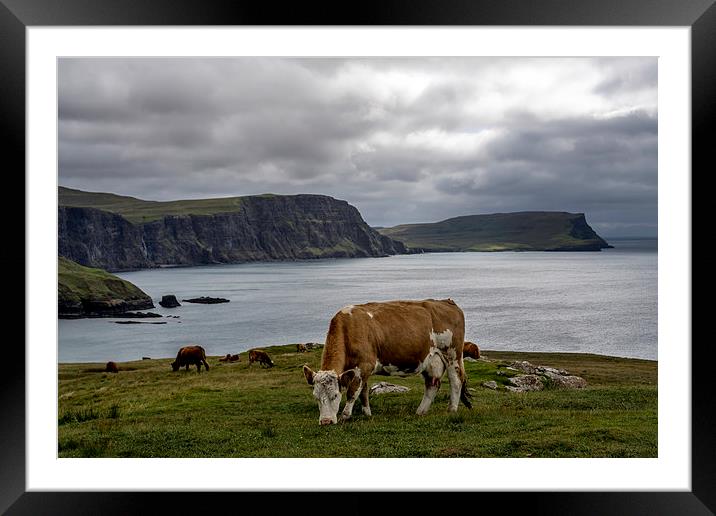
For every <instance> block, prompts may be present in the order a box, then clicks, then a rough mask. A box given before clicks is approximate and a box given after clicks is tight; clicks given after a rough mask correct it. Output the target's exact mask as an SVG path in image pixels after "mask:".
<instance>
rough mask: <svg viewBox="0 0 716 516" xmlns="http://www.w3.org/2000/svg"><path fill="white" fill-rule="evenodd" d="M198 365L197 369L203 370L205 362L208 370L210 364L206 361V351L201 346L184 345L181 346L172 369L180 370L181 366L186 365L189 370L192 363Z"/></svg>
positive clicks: (198, 370)
mask: <svg viewBox="0 0 716 516" xmlns="http://www.w3.org/2000/svg"><path fill="white" fill-rule="evenodd" d="M192 364H194V365H196V371H197V372H198V373H200V372H201V364H204V367H206V370H207V371H208V370H209V364H207V363H206V352H205V351H204V348H202V347H201V346H184V347H183V348H179V352H178V353H177V358H176V360H174V362H172V370H173V371H178V370H179V368H180V367H183V366H186V370H187V371H188V370H189V366H190V365H192Z"/></svg>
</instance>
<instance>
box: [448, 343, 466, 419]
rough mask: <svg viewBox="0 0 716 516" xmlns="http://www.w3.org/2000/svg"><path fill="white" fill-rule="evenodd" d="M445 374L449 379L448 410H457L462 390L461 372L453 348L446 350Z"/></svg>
mask: <svg viewBox="0 0 716 516" xmlns="http://www.w3.org/2000/svg"><path fill="white" fill-rule="evenodd" d="M447 374H448V379H449V380H450V405H449V406H448V412H457V404H458V403H459V402H460V392H461V391H462V378H463V373H462V371H461V370H460V362H459V361H458V359H457V353H456V352H455V350H454V349H450V350H448V363H447Z"/></svg>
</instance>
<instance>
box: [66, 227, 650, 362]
mask: <svg viewBox="0 0 716 516" xmlns="http://www.w3.org/2000/svg"><path fill="white" fill-rule="evenodd" d="M610 243H611V244H612V245H614V249H605V250H602V251H601V252H497V253H480V252H476V253H425V254H414V255H400V256H390V257H386V258H343V259H321V260H305V261H291V262H261V263H244V264H233V265H207V266H198V267H173V268H158V269H147V270H141V271H133V272H123V273H118V274H117V276H119V277H121V278H124V279H126V280H128V281H131V282H132V283H134V284H135V285H137V286H138V287H139V288H141V289H142V290H143V291H144V292H146V293H147V294H149V295H150V296H151V297H152V299H153V300H154V304H155V306H156V308H155V309H152V310H150V311H152V312H155V313H158V314H161V315H162V316H163V318H162V319H137V320H138V321H143V322H142V323H141V324H117V323H116V322H115V321H117V320H122V319H104V318H103V319H74V320H65V319H62V320H59V321H58V337H59V338H58V359H59V361H60V362H106V361H109V360H113V361H130V360H140V359H141V358H142V357H150V358H167V357H173V356H175V355H176V352H177V350H178V349H179V347H181V346H184V345H187V344H192V343H194V344H200V345H201V346H203V347H204V348H205V349H206V352H207V354H208V355H225V354H226V353H232V354H233V353H239V352H242V351H245V350H248V349H250V348H254V347H261V346H269V345H276V344H291V343H298V342H304V343H305V342H318V343H323V342H324V341H325V336H326V332H327V330H328V324H329V322H330V320H331V318H332V317H333V315H334V314H335V313H336V312H338V311H339V310H340V309H341V308H342V307H343V306H346V305H351V304H360V303H366V302H373V301H390V300H395V299H427V298H433V299H445V298H451V299H453V300H454V301H455V302H456V303H457V304H458V305H459V306H460V307H461V308H462V310H463V311H464V313H465V333H466V336H465V339H466V340H470V341H472V342H475V343H476V344H478V345H479V346H480V349H481V350H510V351H543V352H570V353H571V352H579V353H596V354H600V355H610V356H617V357H631V358H643V359H650V360H657V359H658V354H657V351H658V343H657V336H658V332H657V272H658V269H657V249H658V245H657V240H614V241H610ZM165 294H174V295H176V297H177V299H178V300H179V301H180V303H181V305H182V306H180V307H177V308H162V307H161V306H159V304H158V302H159V300H161V298H162V296H163V295H165ZM199 296H212V297H223V298H227V299H229V300H230V302H228V303H222V304H213V305H204V304H192V303H186V302H182V300H183V299H187V298H192V297H199ZM170 316H178V317H170ZM123 320H125V321H126V320H127V319H123ZM146 321H151V322H156V321H161V322H165V323H166V324H147V323H146Z"/></svg>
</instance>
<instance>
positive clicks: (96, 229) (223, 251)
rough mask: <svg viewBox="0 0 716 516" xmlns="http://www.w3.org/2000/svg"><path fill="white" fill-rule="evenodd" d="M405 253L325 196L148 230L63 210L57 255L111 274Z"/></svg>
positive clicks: (248, 203)
mask: <svg viewBox="0 0 716 516" xmlns="http://www.w3.org/2000/svg"><path fill="white" fill-rule="evenodd" d="M404 252H406V251H405V246H404V245H403V244H401V243H400V242H396V241H394V240H392V239H390V238H388V237H386V236H383V235H381V234H379V233H377V232H376V231H374V230H373V229H371V228H370V227H369V226H368V225H367V224H366V223H365V221H364V220H363V218H362V217H361V215H360V213H359V212H358V210H357V209H356V208H355V207H353V206H351V205H350V204H348V203H347V202H345V201H340V200H336V199H333V198H331V197H327V196H322V195H294V196H255V197H244V198H241V203H240V205H239V206H237V208H236V209H235V211H231V212H226V213H215V214H208V215H202V214H186V215H170V216H165V217H162V218H160V219H158V220H153V221H151V222H146V223H143V224H141V223H138V224H134V223H131V222H129V221H128V220H127V219H126V218H124V217H122V216H121V215H118V214H116V213H110V212H107V211H103V210H97V209H93V208H87V207H68V206H60V208H59V254H60V255H62V256H66V257H68V258H70V259H72V260H74V261H77V262H78V263H81V264H83V265H89V266H92V267H100V268H103V269H107V270H127V269H137V268H146V267H157V266H162V265H198V264H210V263H235V262H243V261H256V260H294V259H307V258H338V257H370V256H373V257H377V256H388V255H392V254H398V253H404Z"/></svg>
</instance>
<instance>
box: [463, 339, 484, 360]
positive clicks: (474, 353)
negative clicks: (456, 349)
mask: <svg viewBox="0 0 716 516" xmlns="http://www.w3.org/2000/svg"><path fill="white" fill-rule="evenodd" d="M462 356H463V357H470V358H474V359H475V360H477V359H478V358H480V348H479V347H478V345H477V344H475V343H474V342H470V341H469V340H466V341H465V344H464V345H463V347H462Z"/></svg>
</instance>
